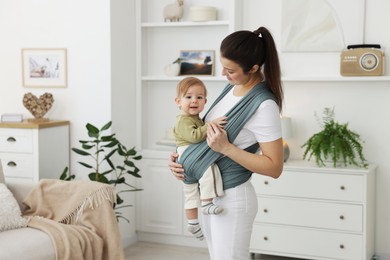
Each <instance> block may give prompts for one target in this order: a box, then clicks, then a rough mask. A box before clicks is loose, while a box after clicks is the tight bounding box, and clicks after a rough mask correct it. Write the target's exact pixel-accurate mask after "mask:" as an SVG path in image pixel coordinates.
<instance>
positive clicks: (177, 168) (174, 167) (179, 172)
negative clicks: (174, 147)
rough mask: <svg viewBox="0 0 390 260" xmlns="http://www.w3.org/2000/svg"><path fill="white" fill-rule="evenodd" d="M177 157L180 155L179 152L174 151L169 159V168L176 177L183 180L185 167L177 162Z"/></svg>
mask: <svg viewBox="0 0 390 260" xmlns="http://www.w3.org/2000/svg"><path fill="white" fill-rule="evenodd" d="M177 157H179V154H177V153H172V154H171V157H170V159H169V163H168V166H169V169H170V170H171V172H172V173H173V175H174V176H175V177H176V179H178V180H180V181H183V180H184V174H183V172H184V169H183V166H182V165H181V164H179V163H177V162H176V160H177Z"/></svg>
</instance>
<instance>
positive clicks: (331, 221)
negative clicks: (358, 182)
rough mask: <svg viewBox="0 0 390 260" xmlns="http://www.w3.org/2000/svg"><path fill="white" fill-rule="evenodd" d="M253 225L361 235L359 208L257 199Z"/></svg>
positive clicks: (325, 203)
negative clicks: (310, 228) (277, 225)
mask: <svg viewBox="0 0 390 260" xmlns="http://www.w3.org/2000/svg"><path fill="white" fill-rule="evenodd" d="M258 201H259V211H258V213H257V216H256V220H255V221H256V222H261V223H274V224H282V225H293V226H302V227H314V228H323V229H333V230H340V231H352V232H363V206H362V205H353V204H342V203H329V202H324V201H313V200H304V199H299V200H298V199H283V198H266V197H259V198H258Z"/></svg>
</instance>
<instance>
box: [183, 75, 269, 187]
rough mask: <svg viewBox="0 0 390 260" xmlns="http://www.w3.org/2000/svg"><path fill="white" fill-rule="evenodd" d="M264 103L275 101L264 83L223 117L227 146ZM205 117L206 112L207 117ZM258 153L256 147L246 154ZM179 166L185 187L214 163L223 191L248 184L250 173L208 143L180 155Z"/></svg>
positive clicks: (251, 147)
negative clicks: (270, 100)
mask: <svg viewBox="0 0 390 260" xmlns="http://www.w3.org/2000/svg"><path fill="white" fill-rule="evenodd" d="M232 88H233V85H231V84H228V85H227V86H226V87H225V89H224V90H223V91H222V93H221V94H220V95H219V97H218V98H217V99H216V100H215V101H214V103H213V104H212V105H211V107H210V109H209V110H208V111H210V110H211V109H212V108H213V107H214V106H215V105H216V104H217V103H218V102H219V101H220V100H221V99H222V98H223V97H224V96H225V95H226V94H227V93H228V92H229V91H230V90H231V89H232ZM267 99H272V100H275V101H276V98H275V96H274V95H273V94H272V93H271V91H269V90H268V88H267V87H266V85H265V83H264V82H262V83H259V84H257V85H256V86H255V87H253V88H252V89H251V90H250V91H249V92H248V93H247V94H246V95H245V96H244V97H242V98H241V100H240V101H239V102H237V104H236V105H234V107H232V108H231V109H230V110H229V111H228V112H227V113H226V116H227V118H228V119H227V120H228V123H227V124H226V125H225V130H226V132H227V135H228V139H229V141H230V142H233V141H234V139H236V137H237V135H238V133H239V132H240V131H241V129H242V128H243V126H244V125H245V123H246V122H247V121H248V120H249V119H250V118H251V117H252V115H253V114H254V113H255V112H256V110H257V109H258V107H259V106H260V104H261V103H262V102H263V101H264V100H267ZM207 114H208V112H207V113H206V115H207ZM206 115H205V117H206ZM258 149H259V144H258V143H255V144H253V145H251V146H250V147H248V148H246V149H245V150H246V151H249V152H251V153H255V152H256V151H257V150H258ZM179 163H181V164H183V167H184V173H185V180H184V182H185V183H186V184H192V183H196V182H198V180H199V179H200V177H201V176H202V175H203V173H204V172H205V171H206V169H207V168H208V167H209V166H210V165H211V164H213V163H216V164H217V165H218V167H219V169H220V171H221V174H222V179H223V188H224V189H228V188H232V187H235V186H237V185H240V184H242V183H244V182H246V181H247V180H249V178H250V177H251V175H252V172H250V171H249V170H247V169H245V168H244V167H242V166H241V165H239V164H237V163H236V162H234V161H233V160H231V159H230V158H228V157H226V156H223V155H222V154H220V153H218V152H215V151H213V150H212V149H211V148H210V147H209V146H208V144H207V141H203V142H200V143H197V144H191V145H190V146H189V147H188V148H187V149H186V150H185V151H184V153H183V154H182V155H181V157H180V160H179Z"/></svg>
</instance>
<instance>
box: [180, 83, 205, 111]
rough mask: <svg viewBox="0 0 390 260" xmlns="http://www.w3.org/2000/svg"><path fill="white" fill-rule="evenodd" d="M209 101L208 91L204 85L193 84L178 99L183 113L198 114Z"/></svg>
mask: <svg viewBox="0 0 390 260" xmlns="http://www.w3.org/2000/svg"><path fill="white" fill-rule="evenodd" d="M206 102H207V99H206V91H205V89H204V87H203V86H202V85H198V84H196V85H192V86H191V87H189V88H188V91H187V93H185V94H184V95H183V96H182V97H180V98H179V100H178V106H179V107H180V109H181V111H182V112H183V114H186V115H197V114H199V113H200V112H202V111H203V109H204V106H205V104H206Z"/></svg>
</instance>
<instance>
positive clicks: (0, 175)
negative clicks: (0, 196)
mask: <svg viewBox="0 0 390 260" xmlns="http://www.w3.org/2000/svg"><path fill="white" fill-rule="evenodd" d="M0 183H5V180H4V174H3V167H2V166H1V160H0Z"/></svg>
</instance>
